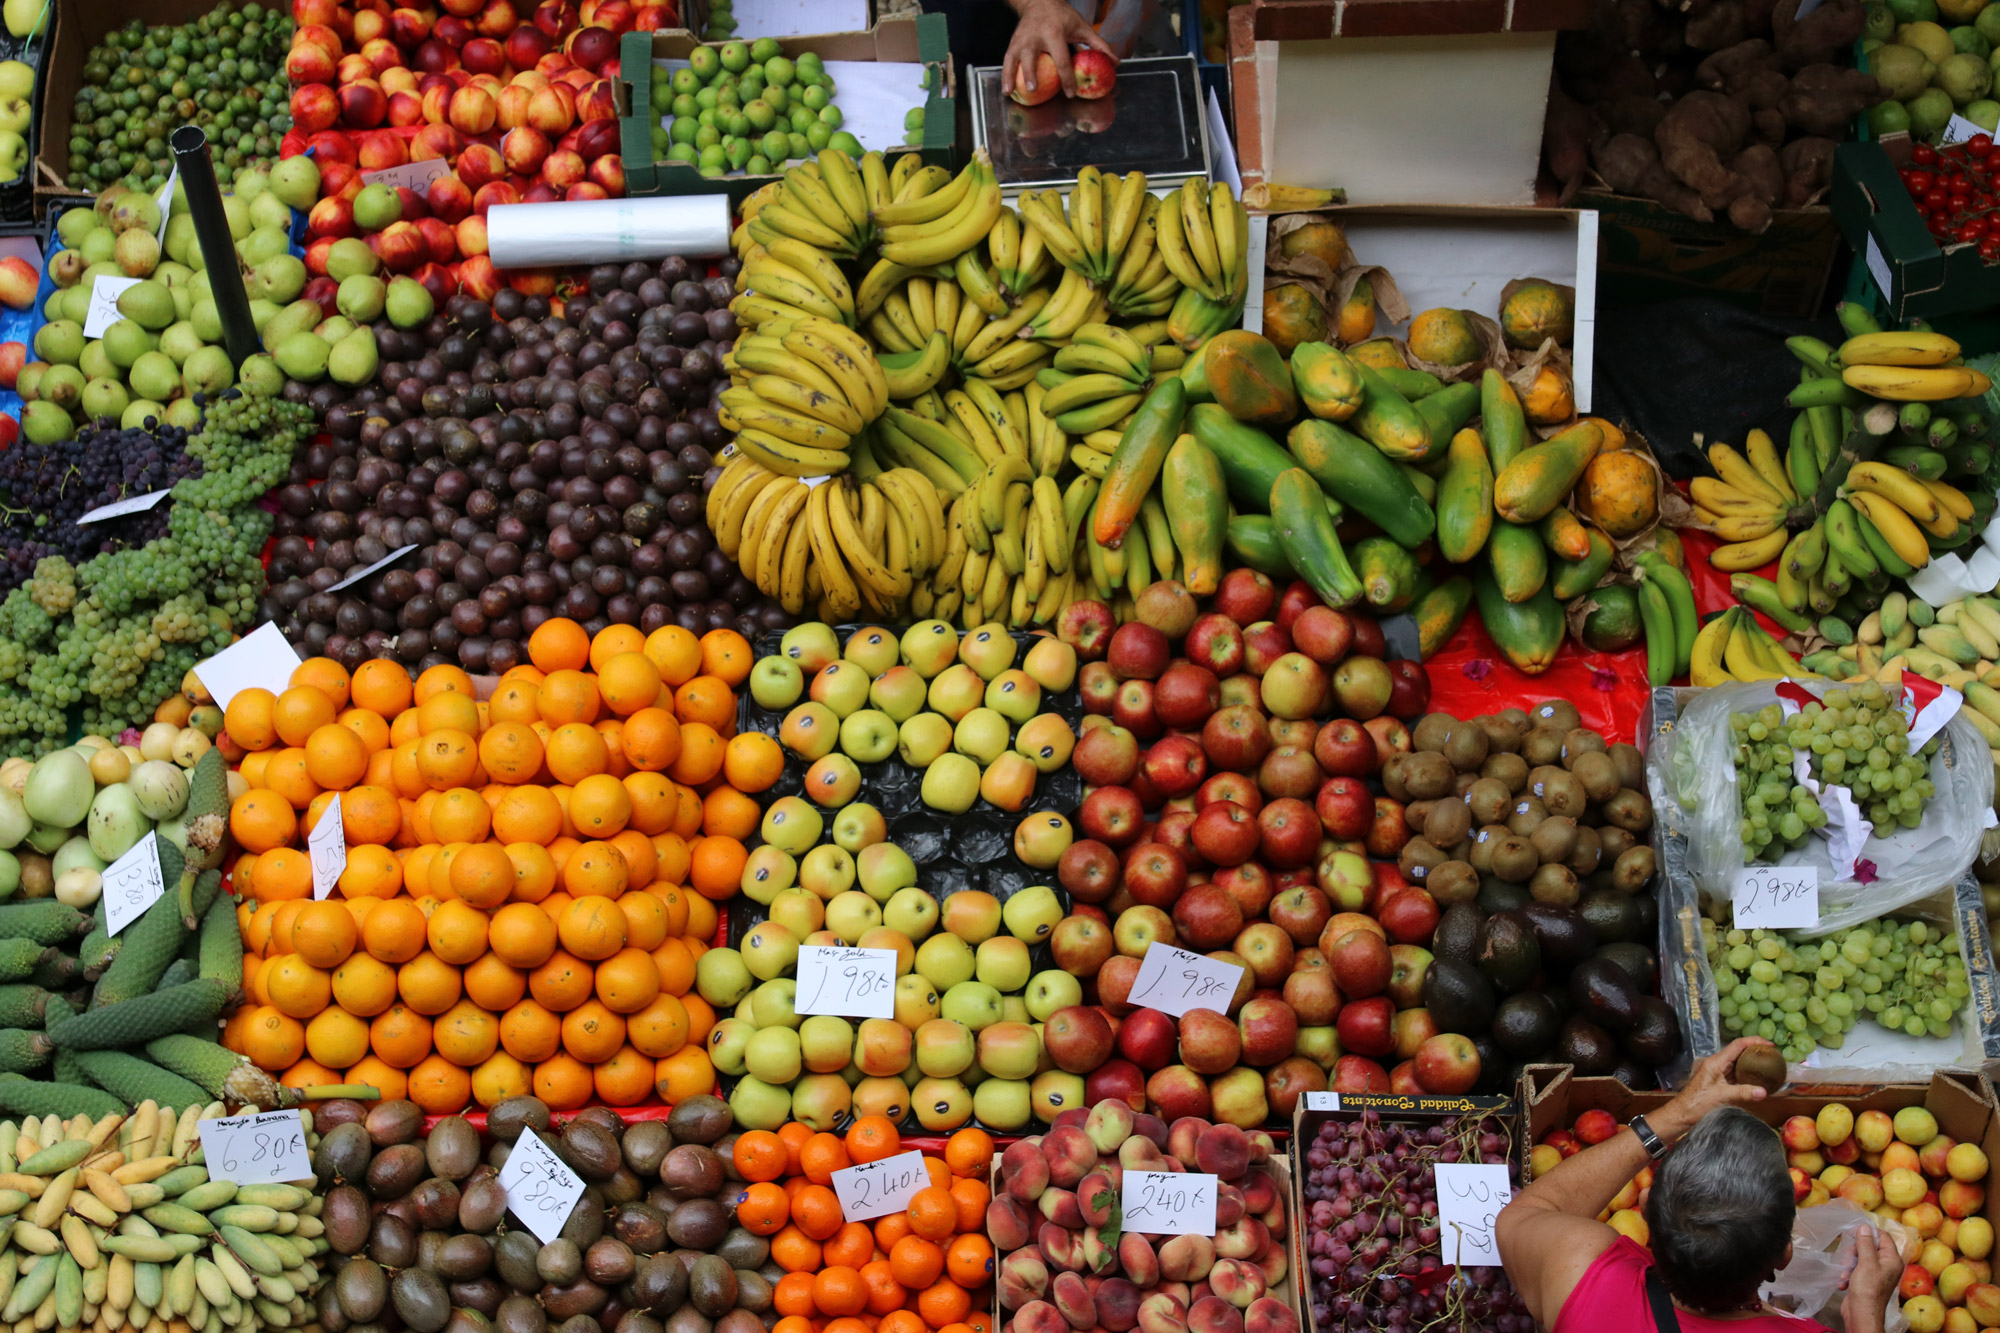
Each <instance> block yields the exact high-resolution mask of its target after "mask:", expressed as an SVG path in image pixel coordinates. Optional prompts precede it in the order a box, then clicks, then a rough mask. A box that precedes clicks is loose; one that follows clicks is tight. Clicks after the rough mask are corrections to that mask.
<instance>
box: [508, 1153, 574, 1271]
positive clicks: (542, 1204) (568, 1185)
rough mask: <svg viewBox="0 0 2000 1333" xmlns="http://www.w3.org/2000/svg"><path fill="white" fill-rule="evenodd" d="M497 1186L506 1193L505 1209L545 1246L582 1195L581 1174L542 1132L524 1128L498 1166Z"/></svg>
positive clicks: (559, 1233)
mask: <svg viewBox="0 0 2000 1333" xmlns="http://www.w3.org/2000/svg"><path fill="white" fill-rule="evenodd" d="M500 1188H501V1189H502V1190H504V1191H505V1192H506V1195H507V1211H509V1212H511V1213H512V1214H514V1216H516V1217H518V1218H520V1219H521V1221H522V1222H523V1223H525V1224H526V1225H527V1228H528V1230H530V1231H532V1232H534V1233H535V1235H536V1236H537V1237H539V1238H540V1240H541V1242H542V1244H544V1245H547V1244H549V1243H550V1242H551V1241H553V1240H555V1238H556V1237H557V1236H560V1235H561V1234H562V1229H563V1224H564V1223H566V1222H568V1221H569V1215H570V1213H571V1211H572V1210H573V1209H575V1207H576V1201H577V1200H578V1199H581V1198H582V1197H583V1177H581V1176H579V1175H577V1173H576V1172H574V1171H572V1170H570V1169H569V1164H568V1163H567V1162H565V1161H563V1159H562V1158H560V1157H558V1156H556V1155H555V1153H554V1151H553V1150H551V1149H550V1147H549V1145H548V1144H546V1143H544V1142H542V1136H541V1135H539V1134H537V1133H536V1132H535V1131H534V1130H532V1129H524V1130H522V1131H521V1137H520V1138H518V1139H516V1140H515V1141H514V1151H512V1152H510V1153H508V1154H507V1164H506V1165H505V1166H503V1167H501V1168H500Z"/></svg>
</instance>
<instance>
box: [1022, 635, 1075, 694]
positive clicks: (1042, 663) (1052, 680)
mask: <svg viewBox="0 0 2000 1333" xmlns="http://www.w3.org/2000/svg"><path fill="white" fill-rule="evenodd" d="M1021 669H1022V670H1024V671H1026V672H1027V673H1028V674H1029V675H1030V676H1033V677H1034V678H1035V683H1036V684H1038V685H1040V686H1041V687H1042V688H1043V689H1045V690H1049V691H1051V692H1053V693H1055V694H1061V693H1062V692H1063V691H1065V690H1067V689H1068V688H1069V687H1070V686H1071V685H1073V684H1075V683H1076V649H1074V648H1072V647H1070V645H1068V644H1066V643H1064V642H1063V641H1062V640H1061V639H1058V638H1056V637H1055V636H1053V635H1047V636H1044V637H1043V638H1039V639H1036V640H1035V646H1034V647H1032V648H1030V649H1028V655H1027V657H1025V658H1023V659H1022V661H1021Z"/></svg>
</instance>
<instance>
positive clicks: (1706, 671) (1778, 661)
mask: <svg viewBox="0 0 2000 1333" xmlns="http://www.w3.org/2000/svg"><path fill="white" fill-rule="evenodd" d="M1650 651H1651V648H1650V642H1649V645H1648V652H1649V653H1650ZM1809 674H1810V673H1808V672H1807V671H1806V670H1805V669H1804V668H1803V667H1801V665H1800V663H1799V660H1798V659H1797V658H1795V657H1793V656H1792V655H1791V654H1790V653H1788V652H1786V651H1785V650H1784V649H1783V648H1781V647H1779V646H1778V641H1777V640H1776V639H1773V638H1772V637H1771V636H1770V635H1769V634H1767V633H1765V632H1764V630H1763V628H1762V627H1761V626H1759V625H1758V624H1757V618H1756V617H1755V616H1753V615H1751V614H1750V613H1749V611H1747V610H1745V609H1744V608H1743V607H1740V606H1732V607H1730V608H1729V609H1728V610H1726V611H1724V612H1722V613H1721V614H1720V615H1718V616H1716V617H1715V618H1714V619H1713V620H1711V621H1709V622H1708V623H1707V624H1706V625H1703V626H1702V627H1701V632H1700V633H1699V634H1697V635H1695V639H1694V644H1693V651H1692V653H1691V654H1690V655H1689V660H1688V680H1689V682H1690V683H1692V684H1694V685H1698V686H1708V685H1726V684H1728V683H1730V682H1731V681H1758V680H1779V679H1782V678H1784V677H1787V676H1789V677H1791V678H1793V679H1794V680H1797V679H1802V678H1805V677H1807V676H1808V675H1809Z"/></svg>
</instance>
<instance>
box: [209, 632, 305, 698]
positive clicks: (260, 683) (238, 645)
mask: <svg viewBox="0 0 2000 1333" xmlns="http://www.w3.org/2000/svg"><path fill="white" fill-rule="evenodd" d="M298 669H299V655H298V653H296V652H294V651H293V650H292V645H291V642H290V641H289V640H287V639H286V638H285V635H284V631H282V630H280V629H279V628H278V627H277V625H276V624H275V623H274V622H272V621H268V620H267V621H265V622H264V623H263V624H262V625H260V626H258V627H257V628H256V629H255V630H253V631H252V632H250V633H249V634H246V635H244V636H243V637H242V638H240V639H238V640H237V641H236V642H235V643H232V644H230V645H229V646H228V647H227V648H224V649H223V650H222V651H221V652H219V653H217V654H216V655H215V656H213V657H211V658H209V659H208V660H207V661H206V662H203V663H202V664H201V665H200V666H198V667H196V668H195V669H194V674H195V676H196V677H197V678H198V679H199V680H200V681H201V683H202V684H203V685H205V686H207V687H208V692H209V693H210V694H212V695H214V696H215V703H216V706H217V707H219V708H227V707H229V701H230V700H231V699H234V698H235V697H236V692H237V691H238V690H248V689H252V688H259V687H261V688H263V689H267V690H269V691H270V692H271V693H273V694H283V693H284V692H285V687H286V686H287V685H289V684H290V683H291V680H292V673H293V672H294V671H297V670H298Z"/></svg>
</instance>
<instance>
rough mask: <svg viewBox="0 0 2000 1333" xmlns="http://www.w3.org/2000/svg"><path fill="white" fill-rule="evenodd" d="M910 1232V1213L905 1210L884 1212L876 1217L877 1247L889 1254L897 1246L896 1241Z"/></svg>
mask: <svg viewBox="0 0 2000 1333" xmlns="http://www.w3.org/2000/svg"><path fill="white" fill-rule="evenodd" d="M909 1234H910V1215H909V1214H908V1213H903V1212H895V1213H884V1214H882V1216H880V1217H878V1218H876V1219H875V1248H876V1249H878V1250H880V1251H882V1253H884V1254H887V1253H889V1252H890V1251H891V1250H893V1249H895V1248H896V1242H897V1241H899V1240H901V1239H902V1238H903V1237H905V1236H907V1235H909Z"/></svg>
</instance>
